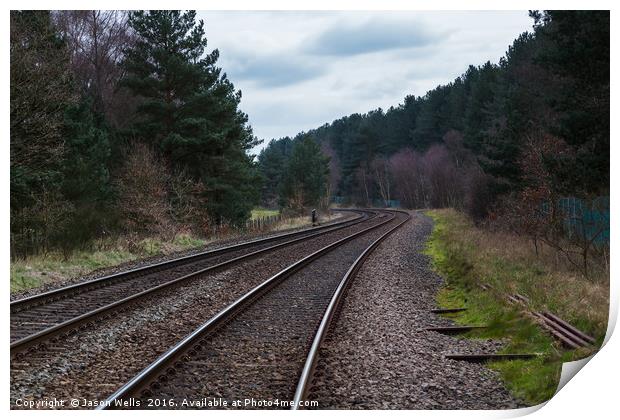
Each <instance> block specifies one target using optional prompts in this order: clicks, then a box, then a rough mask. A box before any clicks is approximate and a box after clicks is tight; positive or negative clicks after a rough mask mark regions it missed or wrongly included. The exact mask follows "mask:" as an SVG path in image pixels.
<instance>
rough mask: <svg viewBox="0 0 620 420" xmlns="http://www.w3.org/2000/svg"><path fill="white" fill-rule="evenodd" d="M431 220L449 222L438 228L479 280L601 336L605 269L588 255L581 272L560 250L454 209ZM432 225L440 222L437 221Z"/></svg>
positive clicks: (606, 283) (606, 299) (604, 321)
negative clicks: (587, 266) (482, 224)
mask: <svg viewBox="0 0 620 420" xmlns="http://www.w3.org/2000/svg"><path fill="white" fill-rule="evenodd" d="M432 215H433V216H434V217H435V219H436V220H441V221H443V223H447V224H449V227H450V229H449V231H448V230H446V232H444V234H445V235H448V237H449V240H450V241H451V242H452V243H453V245H452V247H453V252H456V251H458V252H460V253H462V254H463V255H464V256H465V258H466V259H467V261H468V262H470V263H472V264H473V266H472V269H473V270H474V272H475V273H476V277H477V278H478V279H479V282H480V283H489V284H490V285H492V286H493V288H494V289H496V290H498V291H499V292H505V293H510V294H514V293H520V294H523V295H525V296H527V297H529V298H530V300H531V306H532V309H536V310H542V309H548V310H550V311H551V312H554V313H555V314H557V315H558V316H560V317H561V318H563V319H565V320H567V321H568V322H570V323H573V324H575V325H576V326H578V327H580V328H582V329H584V330H585V331H586V332H587V333H590V334H592V335H594V336H596V337H597V338H599V339H602V338H603V337H604V335H605V331H606V327H607V318H608V310H609V271H608V267H607V265H606V263H605V261H602V260H599V261H596V260H593V268H592V271H591V273H590V275H589V278H586V277H585V276H584V275H583V273H582V272H581V271H580V270H579V269H577V268H576V267H574V266H572V265H571V264H570V263H568V262H567V261H566V259H565V258H564V257H563V256H562V254H561V253H558V252H557V251H556V250H554V249H553V248H551V247H549V246H545V245H540V244H539V248H538V255H537V254H536V249H535V247H534V245H533V244H532V242H531V241H528V240H527V239H524V238H523V237H519V236H516V235H513V234H510V233H506V232H501V231H493V230H490V229H483V228H477V227H475V226H474V225H473V224H472V223H471V222H470V221H469V220H468V219H467V218H466V217H465V216H464V215H462V214H460V213H458V212H456V211H454V210H435V211H433V212H432ZM438 228H440V229H441V228H442V226H441V225H440V226H439V227H438Z"/></svg>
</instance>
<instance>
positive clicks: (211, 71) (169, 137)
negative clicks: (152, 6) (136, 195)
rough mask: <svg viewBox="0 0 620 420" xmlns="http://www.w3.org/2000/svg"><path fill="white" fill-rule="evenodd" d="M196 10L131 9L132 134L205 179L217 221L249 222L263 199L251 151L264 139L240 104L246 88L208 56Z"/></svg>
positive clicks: (126, 64)
mask: <svg viewBox="0 0 620 420" xmlns="http://www.w3.org/2000/svg"><path fill="white" fill-rule="evenodd" d="M195 17H196V13H195V12H194V11H187V12H179V11H148V12H145V11H138V12H131V13H130V14H129V24H130V25H131V27H132V28H133V30H134V32H135V36H136V41H135V44H134V45H133V46H132V47H131V48H129V49H128V50H126V52H125V54H126V56H125V59H124V61H123V68H124V69H125V71H126V75H125V76H124V77H123V79H122V81H121V82H122V84H123V85H124V86H126V87H128V88H129V89H130V90H131V91H132V92H133V93H134V94H135V95H137V96H138V97H140V98H141V103H140V104H139V105H138V108H137V111H138V120H137V121H136V122H135V124H134V129H133V133H134V135H135V136H137V137H138V138H139V139H141V141H143V142H145V143H148V144H151V145H153V146H154V147H156V149H157V150H158V151H160V152H161V153H162V155H163V156H164V157H165V159H166V161H167V162H169V163H170V164H171V165H172V166H173V169H174V170H175V171H177V172H179V171H183V172H184V173H185V174H187V176H189V177H190V178H191V179H193V180H196V181H199V182H201V183H202V184H204V186H205V194H204V205H206V206H207V207H208V208H209V210H210V214H211V217H212V219H213V220H214V221H215V222H221V221H223V220H227V221H230V222H233V223H239V222H242V221H244V220H245V219H246V218H247V217H248V215H249V212H250V210H251V208H252V206H253V205H254V204H255V203H256V202H257V199H258V195H257V194H256V193H255V190H256V189H257V188H258V182H259V178H258V174H257V172H256V168H255V165H254V164H253V163H252V159H251V158H250V157H249V156H248V155H247V153H246V151H248V150H249V149H250V148H252V147H253V146H255V145H257V144H258V140H257V139H256V138H255V137H254V136H253V135H252V129H251V127H250V126H249V125H248V124H247V121H248V120H247V116H246V115H245V114H244V113H242V112H241V111H240V110H239V109H238V105H239V102H240V100H241V92H238V91H235V89H234V86H233V84H232V83H231V82H230V81H229V80H228V79H227V78H226V75H225V74H222V73H221V69H220V68H218V67H216V65H215V63H216V62H217V59H218V56H219V52H218V50H214V51H212V52H210V53H208V54H205V50H206V47H207V39H206V38H205V31H204V23H203V22H202V21H199V22H196V19H195Z"/></svg>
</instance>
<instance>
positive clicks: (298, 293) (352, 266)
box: [99, 211, 410, 409]
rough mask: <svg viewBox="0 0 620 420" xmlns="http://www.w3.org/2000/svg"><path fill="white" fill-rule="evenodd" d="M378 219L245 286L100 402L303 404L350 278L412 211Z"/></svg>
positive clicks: (142, 405)
mask: <svg viewBox="0 0 620 420" xmlns="http://www.w3.org/2000/svg"><path fill="white" fill-rule="evenodd" d="M376 218H377V219H378V220H379V221H378V223H372V224H370V226H366V227H364V228H363V229H359V230H357V231H356V232H354V233H351V234H349V235H348V236H346V237H343V238H341V239H338V240H336V241H334V242H332V243H330V244H328V245H327V246H324V247H322V248H320V249H318V250H317V251H315V252H313V253H311V254H310V255H307V256H305V257H304V258H302V259H300V260H298V261H296V262H295V263H293V264H291V265H289V266H288V267H286V268H284V269H283V270H281V271H280V272H278V273H277V274H275V275H273V276H271V277H270V278H268V279H267V280H265V281H264V282H262V283H260V284H259V285H258V286H256V287H254V288H253V289H251V290H250V291H248V292H247V293H245V294H244V295H243V296H241V297H240V298H238V299H237V300H235V301H234V302H233V303H231V304H230V305H229V306H227V307H226V308H225V309H223V310H222V311H220V312H219V313H217V314H216V315H215V316H213V317H212V318H211V319H209V320H208V321H207V322H204V323H203V324H202V325H200V326H199V327H198V328H196V329H195V330H194V331H193V332H191V333H190V334H188V335H187V336H185V337H184V338H183V339H182V340H180V341H179V342H177V343H176V344H174V345H173V346H172V347H170V348H169V349H168V350H167V351H166V352H164V353H163V354H161V355H160V356H159V357H158V358H157V359H156V360H155V361H154V362H153V363H151V364H150V365H149V366H148V367H146V368H145V369H143V370H142V371H141V372H140V373H139V374H137V375H136V376H134V377H133V378H132V379H131V380H129V381H128V382H127V383H125V385H123V386H122V387H120V388H119V389H118V390H117V391H116V392H114V393H113V394H112V395H111V396H110V397H108V398H107V399H106V401H105V403H104V404H103V405H101V406H100V407H99V408H104V409H105V408H115V407H120V408H149V407H148V406H147V401H148V400H149V399H152V398H156V401H176V402H173V403H171V404H169V405H168V406H165V407H162V406H154V407H151V408H192V406H191V404H190V406H183V405H182V403H181V401H194V402H195V401H200V400H201V399H203V398H205V397H215V398H220V399H222V400H224V401H227V402H231V401H234V400H237V399H240V398H242V399H255V400H256V401H265V400H268V401H289V402H290V401H293V400H295V404H293V405H292V407H291V408H296V407H297V406H298V404H299V403H300V401H301V399H302V398H303V396H304V395H305V392H306V387H307V386H308V384H309V383H310V382H311V374H312V367H313V365H314V361H315V359H316V350H317V349H318V347H319V346H320V342H321V340H322V337H323V335H324V334H325V332H326V331H327V329H328V327H329V323H330V320H331V319H332V317H333V316H334V313H335V311H336V310H337V308H338V303H339V301H340V300H341V299H342V296H343V295H344V293H345V291H346V288H347V285H348V284H349V282H350V281H351V279H352V278H353V277H354V276H355V273H356V272H357V270H359V268H360V267H361V266H362V264H363V262H364V261H365V259H366V258H367V257H368V256H369V255H370V253H371V252H372V250H373V249H374V248H375V247H376V246H377V245H378V244H379V243H380V242H381V241H382V240H383V239H385V238H386V237H387V236H388V235H389V234H390V233H392V232H393V231H394V230H396V229H397V228H398V227H400V226H402V225H403V224H404V223H405V222H406V221H407V220H409V218H410V216H409V215H408V214H407V213H405V212H398V211H380V212H379V214H378V215H377V216H376ZM135 401H138V404H139V405H135ZM127 402H132V403H130V405H129V406H128V405H126V404H127ZM132 404H134V405H132ZM180 404H181V405H180ZM230 407H231V405H228V408H230ZM194 408H205V407H194ZM219 408H222V407H219ZM224 408H227V406H226V405H225V406H224ZM241 408H253V407H252V406H249V407H248V406H246V407H241ZM260 408H265V407H260ZM272 408H282V407H272ZM285 408H288V407H285Z"/></svg>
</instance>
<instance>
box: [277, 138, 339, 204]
mask: <svg viewBox="0 0 620 420" xmlns="http://www.w3.org/2000/svg"><path fill="white" fill-rule="evenodd" d="M328 165H329V158H327V157H326V156H325V155H323V153H321V149H320V147H319V145H318V144H316V142H314V141H313V140H312V139H311V138H310V137H309V136H306V137H305V138H303V139H301V140H298V141H297V142H295V145H294V146H293V150H292V152H291V156H290V158H289V159H288V162H287V164H286V168H285V170H284V174H283V177H282V184H281V187H280V199H281V201H282V204H283V205H284V206H286V207H290V208H292V209H293V210H296V211H302V210H303V209H304V208H307V207H315V206H318V205H319V204H321V200H322V198H323V197H324V196H325V194H326V192H327V189H326V185H327V176H328V174H329V167H328Z"/></svg>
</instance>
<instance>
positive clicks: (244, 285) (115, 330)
mask: <svg viewBox="0 0 620 420" xmlns="http://www.w3.org/2000/svg"><path fill="white" fill-rule="evenodd" d="M380 221H381V220H372V221H367V222H363V223H361V224H359V225H356V226H352V227H347V228H344V229H342V230H338V231H335V232H331V233H327V234H326V235H323V236H319V237H316V238H312V239H309V240H307V241H304V242H301V243H298V244H295V245H292V246H289V247H287V248H286V250H274V251H271V252H268V253H266V254H263V255H261V256H260V257H258V258H254V259H252V260H249V261H245V262H244V263H242V264H240V265H237V266H234V267H231V268H229V269H226V270H222V271H218V272H216V273H213V274H210V275H205V276H202V277H200V278H198V279H196V280H194V281H191V282H188V283H185V284H184V285H183V286H179V287H174V288H172V289H170V290H165V291H162V292H160V293H156V294H154V295H153V296H151V297H149V298H148V299H144V300H141V301H139V302H138V303H136V304H133V305H132V306H131V307H130V309H129V310H127V311H126V312H125V313H123V314H122V315H119V316H115V317H113V318H111V319H108V320H105V321H101V322H98V323H97V324H96V325H95V328H92V329H91V328H89V329H87V330H85V331H81V332H80V333H78V334H76V335H73V336H70V337H67V338H63V339H62V340H59V341H58V342H57V343H52V344H49V345H48V346H47V348H46V349H42V350H37V351H34V352H32V353H29V354H28V355H27V356H26V357H23V358H19V359H14V360H11V403H12V404H14V401H15V400H16V399H18V398H22V399H40V398H57V399H70V398H78V399H89V400H97V399H102V398H105V397H107V396H108V395H110V394H111V393H112V392H113V391H115V390H116V389H117V388H118V387H119V386H120V385H122V384H123V383H125V382H126V381H127V380H129V379H130V378H131V377H132V376H134V375H135V374H137V373H138V372H139V371H140V370H141V369H143V368H144V367H146V366H147V365H148V363H150V362H151V361H153V360H155V359H156V358H157V357H158V356H159V355H160V354H162V353H163V352H164V351H166V350H167V349H168V348H170V347H171V346H172V345H173V344H175V343H176V342H178V341H179V340H181V339H182V338H183V337H185V336H186V335H187V334H189V333H190V332H192V331H193V330H194V329H195V328H196V327H197V326H199V325H200V324H201V323H203V322H205V321H206V320H207V319H209V318H210V317H212V316H213V315H215V314H216V313H217V312H219V311H220V310H221V309H223V308H224V307H225V306H226V305H228V304H230V303H231V302H232V301H234V299H236V298H238V297H239V296H241V295H242V294H243V293H245V292H247V291H248V290H249V289H250V288H252V287H254V286H256V285H258V284H259V283H261V282H262V281H264V280H266V279H267V278H268V277H270V276H271V275H273V274H275V273H277V272H278V271H280V270H282V269H283V268H285V267H286V266H288V265H290V264H292V263H293V262H295V261H296V260H298V259H299V258H302V257H303V256H306V255H308V254H310V253H312V252H314V251H316V250H318V249H319V248H321V247H323V246H325V245H327V244H328V243H331V242H333V241H334V240H336V239H339V238H342V237H344V236H346V235H349V234H351V233H353V232H356V231H359V230H361V229H362V228H363V227H368V226H370V225H375V224H377V223H379V222H380Z"/></svg>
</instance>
